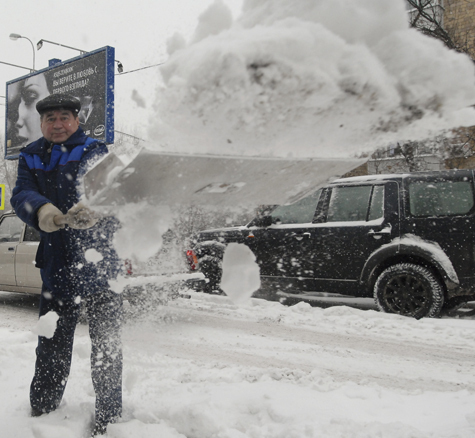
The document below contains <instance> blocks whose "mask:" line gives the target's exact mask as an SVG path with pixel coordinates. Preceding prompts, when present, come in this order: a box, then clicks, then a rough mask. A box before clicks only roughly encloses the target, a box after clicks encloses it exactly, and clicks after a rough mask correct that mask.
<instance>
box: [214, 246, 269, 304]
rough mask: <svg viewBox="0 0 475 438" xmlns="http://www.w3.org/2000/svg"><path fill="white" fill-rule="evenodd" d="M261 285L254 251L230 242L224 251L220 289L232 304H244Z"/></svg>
mask: <svg viewBox="0 0 475 438" xmlns="http://www.w3.org/2000/svg"><path fill="white" fill-rule="evenodd" d="M260 286H261V279H260V276H259V266H258V265H257V263H256V256H255V255H254V253H253V252H252V251H251V250H250V249H249V247H247V246H246V245H243V244H241V243H230V244H229V245H228V246H227V247H226V250H225V251H224V257H223V276H222V278H221V284H220V287H221V289H222V290H223V291H224V292H225V293H226V295H227V296H228V297H229V298H230V299H231V301H232V302H233V303H234V304H244V303H246V302H248V301H249V299H250V298H251V296H252V294H253V293H254V292H255V291H256V290H257V289H259V287H260Z"/></svg>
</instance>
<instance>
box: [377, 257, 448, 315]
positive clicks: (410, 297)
mask: <svg viewBox="0 0 475 438" xmlns="http://www.w3.org/2000/svg"><path fill="white" fill-rule="evenodd" d="M374 300H375V303H376V305H377V306H378V308H379V310H380V311H382V312H386V313H397V314H399V315H404V316H412V317H414V318H416V319H420V318H424V317H428V318H435V317H437V316H439V314H440V312H441V310H442V307H443V305H444V288H443V286H442V284H441V282H440V281H439V280H438V278H437V277H436V276H435V275H434V274H433V273H432V272H431V271H430V270H429V269H428V268H426V267H424V266H420V265H415V264H413V263H398V264H396V265H393V266H391V267H389V268H387V269H386V270H384V271H383V272H382V273H381V275H380V276H379V277H378V279H377V281H376V284H375V286H374Z"/></svg>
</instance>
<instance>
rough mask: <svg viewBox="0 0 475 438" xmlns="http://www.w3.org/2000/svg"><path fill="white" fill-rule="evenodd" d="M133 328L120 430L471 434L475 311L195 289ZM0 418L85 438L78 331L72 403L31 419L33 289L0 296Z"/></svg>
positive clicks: (223, 434)
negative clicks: (369, 306) (430, 311)
mask: <svg viewBox="0 0 475 438" xmlns="http://www.w3.org/2000/svg"><path fill="white" fill-rule="evenodd" d="M189 294H190V295H191V298H190V299H184V298H180V299H177V300H175V301H172V302H170V303H169V305H168V306H161V307H156V308H153V309H149V310H148V311H147V312H146V313H140V314H137V313H134V312H132V311H131V310H130V309H129V312H128V315H129V316H128V318H127V322H126V324H125V326H124V333H123V342H124V356H125V357H124V361H125V363H124V366H125V368H124V416H123V419H122V421H121V422H120V423H118V424H115V425H111V426H110V427H109V433H108V436H109V437H113V438H126V437H127V438H132V437H133V438H145V437H147V438H149V437H150V438H156V437H161V438H178V437H187V438H241V437H242V438H244V437H252V438H264V437H268V438H289V437H294V438H301V437H315V438H316V437H329V438H332V437H341V438H343V437H345V438H346V437H354V438H359V437H365V438H366V437H384V438H387V437H389V438H392V437H394V438H401V437H411V438H423V437H444V438H448V437H453V438H455V437H464V438H468V437H473V436H475V364H474V360H473V358H474V357H475V324H474V318H473V317H472V318H466V319H451V318H442V319H422V320H420V321H416V320H413V319H410V318H404V317H400V316H396V315H388V314H381V313H378V312H375V311H373V310H367V311H363V310H357V309H354V308H351V307H346V306H337V307H331V308H327V309H321V308H315V307H310V306H309V305H308V304H302V303H301V304H298V305H295V306H291V307H286V306H282V305H281V304H279V303H276V302H267V301H262V300H257V299H253V300H251V301H250V302H249V303H248V304H245V305H241V306H236V305H234V304H233V303H232V302H231V301H230V300H229V298H227V297H223V296H211V295H205V294H200V293H194V292H189ZM0 301H1V302H2V303H9V304H2V305H1V306H0V315H1V317H0V350H1V352H0V387H1V388H2V391H1V392H0V412H1V413H0V424H2V432H1V435H2V436H4V437H9V438H30V437H31V438H82V437H86V436H87V433H88V427H89V424H90V422H91V421H92V416H93V411H94V396H93V390H92V384H91V380H90V369H89V353H90V342H89V337H88V335H87V327H86V326H85V325H80V326H78V330H77V336H76V341H75V347H74V353H73V365H72V370H71V376H70V380H69V382H68V387H67V389H66V393H65V398H64V400H63V404H62V405H61V407H60V408H59V409H58V410H57V411H56V412H53V413H51V414H49V415H46V416H43V417H39V418H31V417H29V416H28V413H29V402H28V389H29V383H30V379H31V377H32V373H33V366H34V349H35V344H36V336H35V335H34V333H33V332H32V330H34V328H35V325H36V321H37V316H36V308H35V303H36V301H37V299H36V298H24V299H23V302H24V304H23V306H22V307H18V306H14V305H13V304H15V303H17V302H18V301H19V297H18V295H16V294H9V293H0Z"/></svg>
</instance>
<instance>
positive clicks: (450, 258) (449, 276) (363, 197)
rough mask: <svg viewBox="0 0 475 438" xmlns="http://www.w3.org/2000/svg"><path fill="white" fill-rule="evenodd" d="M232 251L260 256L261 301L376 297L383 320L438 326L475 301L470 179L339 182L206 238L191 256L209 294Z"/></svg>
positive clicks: (427, 175) (458, 174)
mask: <svg viewBox="0 0 475 438" xmlns="http://www.w3.org/2000/svg"><path fill="white" fill-rule="evenodd" d="M230 242H237V243H243V244H245V245H247V246H248V247H249V248H250V249H251V250H252V251H253V252H254V254H255V255H256V261H257V263H258V264H259V267H260V273H261V283H262V288H261V290H260V291H258V292H257V293H256V296H259V295H261V296H266V297H267V298H268V297H269V296H268V291H274V296H275V298H276V299H277V298H278V297H277V296H276V295H275V291H279V290H280V291H282V292H287V293H293V294H295V293H304V292H308V291H321V292H331V293H338V294H343V295H351V296H360V297H371V296H374V299H375V301H376V304H377V306H378V307H379V309H380V310H382V311H384V312H391V313H398V314H401V315H408V316H413V317H415V318H421V317H436V316H438V315H439V314H440V312H441V310H442V309H443V308H447V309H448V308H455V307H457V306H458V305H460V304H462V303H465V302H467V301H471V300H474V299H475V260H474V259H475V201H474V173H473V171H472V170H457V171H444V172H421V173H411V174H398V175H396V174H394V175H371V176H364V177H353V178H342V179H338V180H336V181H333V182H332V183H330V184H328V185H326V186H325V187H323V188H321V189H319V190H318V191H316V192H315V193H312V194H311V195H310V196H307V197H305V198H303V199H301V200H300V201H298V202H296V203H294V204H291V205H283V206H278V207H276V208H275V209H274V210H272V212H271V213H270V214H268V215H265V216H259V217H257V218H256V219H254V220H253V221H251V222H250V223H249V224H248V225H246V226H240V227H233V228H223V229H215V230H207V231H202V232H201V233H199V234H198V235H197V236H195V238H194V240H193V252H194V253H191V254H192V256H194V257H195V259H197V260H198V266H199V269H201V271H202V272H203V273H204V275H205V277H207V285H206V288H207V291H213V290H219V282H220V278H221V260H222V256H223V254H224V250H225V248H226V245H227V244H228V243H230ZM189 253H190V252H189Z"/></svg>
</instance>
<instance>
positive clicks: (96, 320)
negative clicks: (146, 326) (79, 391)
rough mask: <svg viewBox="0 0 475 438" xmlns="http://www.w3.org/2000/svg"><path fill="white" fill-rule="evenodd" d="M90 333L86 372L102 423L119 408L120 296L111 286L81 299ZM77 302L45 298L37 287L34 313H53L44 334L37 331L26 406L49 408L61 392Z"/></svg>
mask: <svg viewBox="0 0 475 438" xmlns="http://www.w3.org/2000/svg"><path fill="white" fill-rule="evenodd" d="M82 305H83V306H85V308H86V313H87V319H88V324H89V336H90V338H91V345H92V349H91V375H92V383H93V386H94V391H95V394H96V413H95V414H96V423H99V424H104V425H107V424H108V423H110V422H111V421H114V420H115V419H117V417H119V416H120V415H121V412H122V345H121V322H122V296H121V295H120V294H116V293H114V292H112V291H104V292H102V293H96V294H93V295H90V296H89V297H87V298H85V299H83V300H82ZM80 306H81V305H80V304H76V303H75V302H73V301H62V300H59V299H57V298H54V297H51V294H50V293H48V292H47V291H45V290H43V291H42V293H41V299H40V317H41V316H43V315H46V314H47V313H48V312H50V311H53V312H56V313H57V314H58V315H59V319H58V322H57V327H56V331H55V333H54V336H53V337H52V338H50V339H48V338H46V337H44V336H39V337H38V346H37V348H36V367H35V375H34V377H33V381H32V382H31V387H30V402H31V407H32V408H33V409H35V410H36V411H40V412H45V413H47V412H51V411H54V410H55V409H56V408H57V407H58V406H59V404H60V402H61V399H62V397H63V393H64V390H65V388H66V383H67V381H68V376H69V371H70V368H71V356H72V350H73V341H74V331H75V329H76V324H77V322H78V318H79V314H80Z"/></svg>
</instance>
